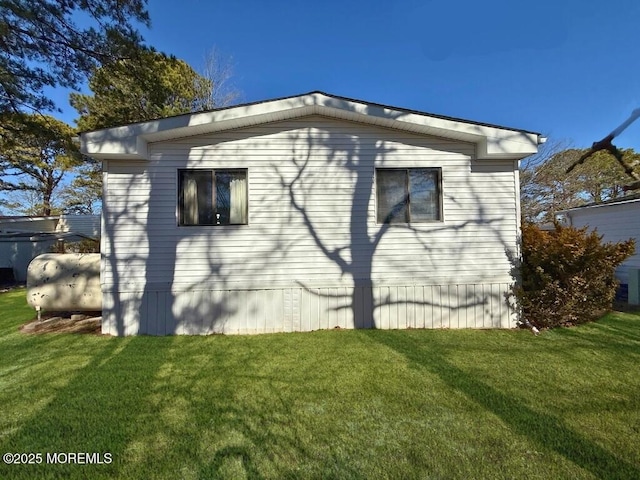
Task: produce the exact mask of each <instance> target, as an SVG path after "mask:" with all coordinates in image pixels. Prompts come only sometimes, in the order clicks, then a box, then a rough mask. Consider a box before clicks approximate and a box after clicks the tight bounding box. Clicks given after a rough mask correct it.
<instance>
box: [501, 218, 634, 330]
mask: <svg viewBox="0 0 640 480" xmlns="http://www.w3.org/2000/svg"><path fill="white" fill-rule="evenodd" d="M634 251H635V241H634V240H633V239H630V240H627V241H626V242H621V243H606V244H605V243H602V236H601V235H598V233H597V232H595V231H592V232H587V229H586V228H580V229H578V228H574V227H562V226H560V225H556V226H555V229H554V230H553V231H543V230H541V229H540V228H538V227H537V226H535V225H533V224H528V223H527V224H524V225H523V226H522V259H521V262H520V265H519V268H518V270H519V272H518V273H519V281H518V282H516V284H515V286H514V288H513V295H514V296H515V298H516V300H517V302H518V306H519V309H520V316H521V318H520V320H521V323H523V324H524V325H528V326H529V325H530V326H534V327H537V328H553V327H557V326H568V325H575V324H578V323H584V322H588V321H591V320H594V319H595V318H597V317H599V316H600V315H602V313H604V312H605V311H607V310H610V309H611V306H612V303H613V299H614V297H615V293H616V288H617V286H618V282H617V280H616V278H615V276H614V272H615V269H616V267H617V266H618V265H620V264H621V263H622V262H623V261H624V260H625V259H626V258H628V257H629V256H631V255H633V253H634Z"/></svg>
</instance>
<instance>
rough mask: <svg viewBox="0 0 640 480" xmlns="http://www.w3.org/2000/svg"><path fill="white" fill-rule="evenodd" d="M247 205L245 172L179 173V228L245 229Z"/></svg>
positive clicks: (210, 171) (195, 171)
mask: <svg viewBox="0 0 640 480" xmlns="http://www.w3.org/2000/svg"><path fill="white" fill-rule="evenodd" d="M247 204H248V192H247V170H246V169H215V170H213V169H209V170H204V169H197V170H196V169H193V170H179V171H178V206H179V208H178V223H179V225H182V226H191V225H246V224H247V223H248V222H247V219H248V209H247Z"/></svg>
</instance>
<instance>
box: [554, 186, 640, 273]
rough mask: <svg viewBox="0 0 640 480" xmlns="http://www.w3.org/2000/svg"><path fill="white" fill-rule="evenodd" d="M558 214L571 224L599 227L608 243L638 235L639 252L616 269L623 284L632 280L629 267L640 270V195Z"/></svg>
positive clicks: (637, 246)
mask: <svg viewBox="0 0 640 480" xmlns="http://www.w3.org/2000/svg"><path fill="white" fill-rule="evenodd" d="M558 215H559V217H560V219H561V220H563V222H564V223H565V224H567V225H571V226H574V227H578V228H581V227H585V226H588V227H590V228H591V229H597V231H598V233H599V234H600V235H602V239H603V241H605V242H621V241H624V240H629V239H630V238H634V239H635V240H636V253H635V255H633V256H631V257H629V258H628V259H627V260H625V261H624V262H623V263H622V265H620V267H618V269H617V270H616V277H617V278H618V280H619V281H620V283H621V284H622V285H627V284H628V283H629V269H640V195H631V196H628V197H623V198H616V199H613V200H608V201H606V202H602V203H592V204H589V205H584V206H582V207H576V208H571V209H569V210H563V211H561V212H558Z"/></svg>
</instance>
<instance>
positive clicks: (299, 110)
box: [80, 92, 545, 160]
mask: <svg viewBox="0 0 640 480" xmlns="http://www.w3.org/2000/svg"><path fill="white" fill-rule="evenodd" d="M310 115H321V116H325V117H330V118H336V119H341V120H347V121H352V122H358V123H364V124H370V125H375V126H379V127H384V128H391V129H396V130H402V131H407V132H411V133H415V134H418V135H432V136H436V137H441V138H446V139H451V140H457V141H461V142H468V143H474V144H476V152H477V158H478V159H513V160H517V159H521V158H524V157H526V156H528V155H531V154H534V153H536V152H537V151H538V145H539V144H541V143H543V142H544V140H545V139H544V137H542V136H541V135H540V134H538V133H535V132H529V131H525V130H518V129H511V128H507V127H501V126H497V125H490V124H483V123H478V122H473V121H469V120H463V119H457V118H452V117H444V116H440V115H433V114H428V113H422V112H417V111H413V110H406V109H400V108H396V107H390V106H386V105H379V104H373V103H368V102H364V101H361V100H354V99H349V98H344V97H337V96H333V95H329V94H326V93H322V92H311V93H307V94H304V95H299V96H295V97H287V98H281V99H276V100H268V101H264V102H257V103H250V104H245V105H238V106H235V107H228V108H224V109H218V110H211V111H206V112H198V113H191V114H185V115H178V116H174V117H168V118H162V119H158V120H152V121H148V122H141V123H134V124H131V125H124V126H121V127H113V128H107V129H103V130H95V131H91V132H85V133H82V134H81V135H80V143H81V151H82V153H84V154H85V155H88V156H91V157H93V158H96V159H99V160H108V159H121V160H127V159H131V160H145V159H147V145H148V144H149V143H152V142H160V141H166V140H175V139H180V138H185V137H191V136H196V135H204V134H209V133H215V132H220V131H224V130H232V129H238V128H245V127H251V126H255V125H260V124H265V123H272V122H278V121H283V120H289V119H294V118H300V117H306V116H310Z"/></svg>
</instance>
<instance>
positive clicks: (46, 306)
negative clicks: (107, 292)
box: [27, 253, 102, 311]
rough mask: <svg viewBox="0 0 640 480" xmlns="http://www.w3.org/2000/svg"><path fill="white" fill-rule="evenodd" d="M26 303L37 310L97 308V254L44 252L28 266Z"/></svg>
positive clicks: (99, 292) (99, 303)
mask: <svg viewBox="0 0 640 480" xmlns="http://www.w3.org/2000/svg"><path fill="white" fill-rule="evenodd" d="M27 302H28V303H29V305H31V306H32V307H34V308H35V309H36V310H38V311H40V310H41V309H42V310H49V311H77V310H80V311H100V310H102V290H101V288H100V254H99V253H45V254H44V255H38V256H37V257H36V258H34V259H33V260H32V261H31V263H30V264H29V268H28V269H27Z"/></svg>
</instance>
